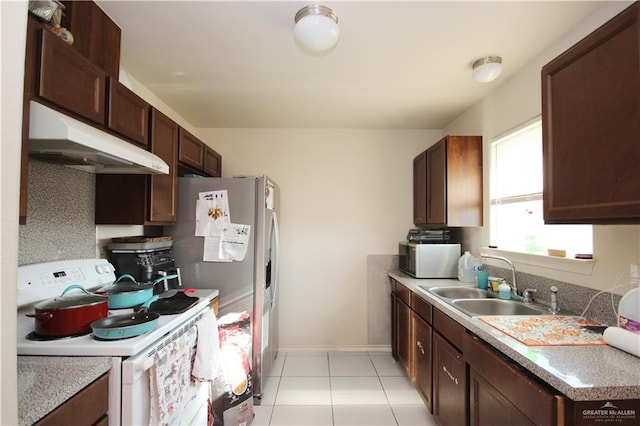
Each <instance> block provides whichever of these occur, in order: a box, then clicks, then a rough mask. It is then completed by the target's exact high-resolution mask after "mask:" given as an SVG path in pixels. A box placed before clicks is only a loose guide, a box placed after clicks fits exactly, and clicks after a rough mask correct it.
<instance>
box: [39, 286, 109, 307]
mask: <svg viewBox="0 0 640 426" xmlns="http://www.w3.org/2000/svg"><path fill="white" fill-rule="evenodd" d="M75 289H78V290H81V292H74V293H72V294H71V293H69V292H70V291H72V290H75ZM107 300H108V296H104V295H100V294H95V293H91V292H89V291H87V290H86V289H85V288H84V287H82V286H79V285H77V284H75V285H71V286H69V287H67V288H66V289H65V290H64V291H63V292H62V295H60V296H59V297H56V298H54V299H49V300H45V301H43V302H40V303H38V304H36V305H35V308H36V309H41V310H46V309H65V308H67V309H68V308H77V307H81V306H90V305H96V304H99V303H105V302H107Z"/></svg>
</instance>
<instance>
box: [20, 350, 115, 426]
mask: <svg viewBox="0 0 640 426" xmlns="http://www.w3.org/2000/svg"><path fill="white" fill-rule="evenodd" d="M110 368H111V358H109V357H65V356H18V424H19V425H31V424H33V423H35V422H37V421H38V420H40V419H42V418H43V417H44V416H46V415H47V414H49V413H50V412H51V411H53V410H55V409H56V408H57V407H58V406H60V405H61V404H63V403H64V402H65V401H66V400H68V399H69V398H71V397H72V396H73V395H75V394H76V393H78V392H80V391H81V390H82V389H84V388H85V387H87V386H88V385H89V384H91V383H92V382H93V381H94V380H96V379H97V378H99V377H100V376H102V375H103V374H104V373H106V372H107V371H109V369H110Z"/></svg>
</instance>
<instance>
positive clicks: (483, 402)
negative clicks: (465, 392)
mask: <svg viewBox="0 0 640 426" xmlns="http://www.w3.org/2000/svg"><path fill="white" fill-rule="evenodd" d="M469 405H470V407H469V422H470V423H469V424H470V425H471V426H482V425H501V426H502V425H504V426H509V425H513V426H521V425H522V426H526V425H531V426H533V425H535V423H533V422H532V421H531V420H529V419H528V418H526V417H525V416H524V415H523V414H522V413H521V412H520V411H518V410H517V409H516V407H514V406H513V404H512V403H511V402H509V400H508V399H507V398H505V397H504V396H503V395H502V394H501V393H500V392H498V391H497V390H496V389H495V388H494V387H493V386H491V384H490V383H489V382H488V381H486V380H484V378H483V377H482V376H481V375H479V374H478V373H477V372H476V371H475V370H474V369H473V368H471V369H469Z"/></svg>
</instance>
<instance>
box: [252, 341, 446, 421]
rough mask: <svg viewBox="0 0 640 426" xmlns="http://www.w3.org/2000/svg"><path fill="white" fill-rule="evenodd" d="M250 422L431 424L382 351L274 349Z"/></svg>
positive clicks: (400, 373)
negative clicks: (260, 401) (275, 355)
mask: <svg viewBox="0 0 640 426" xmlns="http://www.w3.org/2000/svg"><path fill="white" fill-rule="evenodd" d="M254 413H255V418H254V419H253V422H252V423H251V425H252V426H329V425H336V426H358V425H359V426H432V425H435V424H436V423H435V421H434V420H433V417H432V416H431V414H429V411H428V410H427V407H426V406H425V405H424V403H423V401H422V399H421V398H420V396H419V395H418V393H417V391H416V390H415V389H414V388H413V386H412V385H411V383H410V382H409V379H408V378H407V376H406V374H405V373H404V372H403V370H402V369H401V367H400V366H399V365H398V364H397V363H396V362H395V361H394V359H393V358H392V357H391V355H390V354H388V353H375V352H371V353H367V352H328V353H327V352H322V353H312V354H311V353H304V354H302V353H280V354H278V357H277V359H276V364H275V366H274V368H273V371H272V372H271V373H270V376H269V377H268V378H267V380H266V382H265V389H264V392H263V398H262V404H261V405H259V406H254Z"/></svg>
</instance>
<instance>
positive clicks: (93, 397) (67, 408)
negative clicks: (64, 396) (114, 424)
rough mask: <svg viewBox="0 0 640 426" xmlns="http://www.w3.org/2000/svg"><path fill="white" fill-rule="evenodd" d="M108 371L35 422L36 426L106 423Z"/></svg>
mask: <svg viewBox="0 0 640 426" xmlns="http://www.w3.org/2000/svg"><path fill="white" fill-rule="evenodd" d="M108 410H109V373H106V374H104V375H103V376H101V377H100V378H98V379H97V380H96V381H94V382H93V383H91V384H90V385H89V386H87V387H86V388H84V389H82V390H81V391H80V392H78V393H77V394H75V395H74V396H72V397H71V398H70V399H69V400H68V401H67V402H65V403H64V404H62V405H61V406H59V407H58V408H56V409H55V410H53V411H52V412H51V413H49V414H47V416H46V417H44V418H42V419H41V420H39V421H38V422H36V423H35V425H37V426H58V425H105V426H106V425H107V424H108V423H109V418H108V416H107V411H108Z"/></svg>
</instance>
